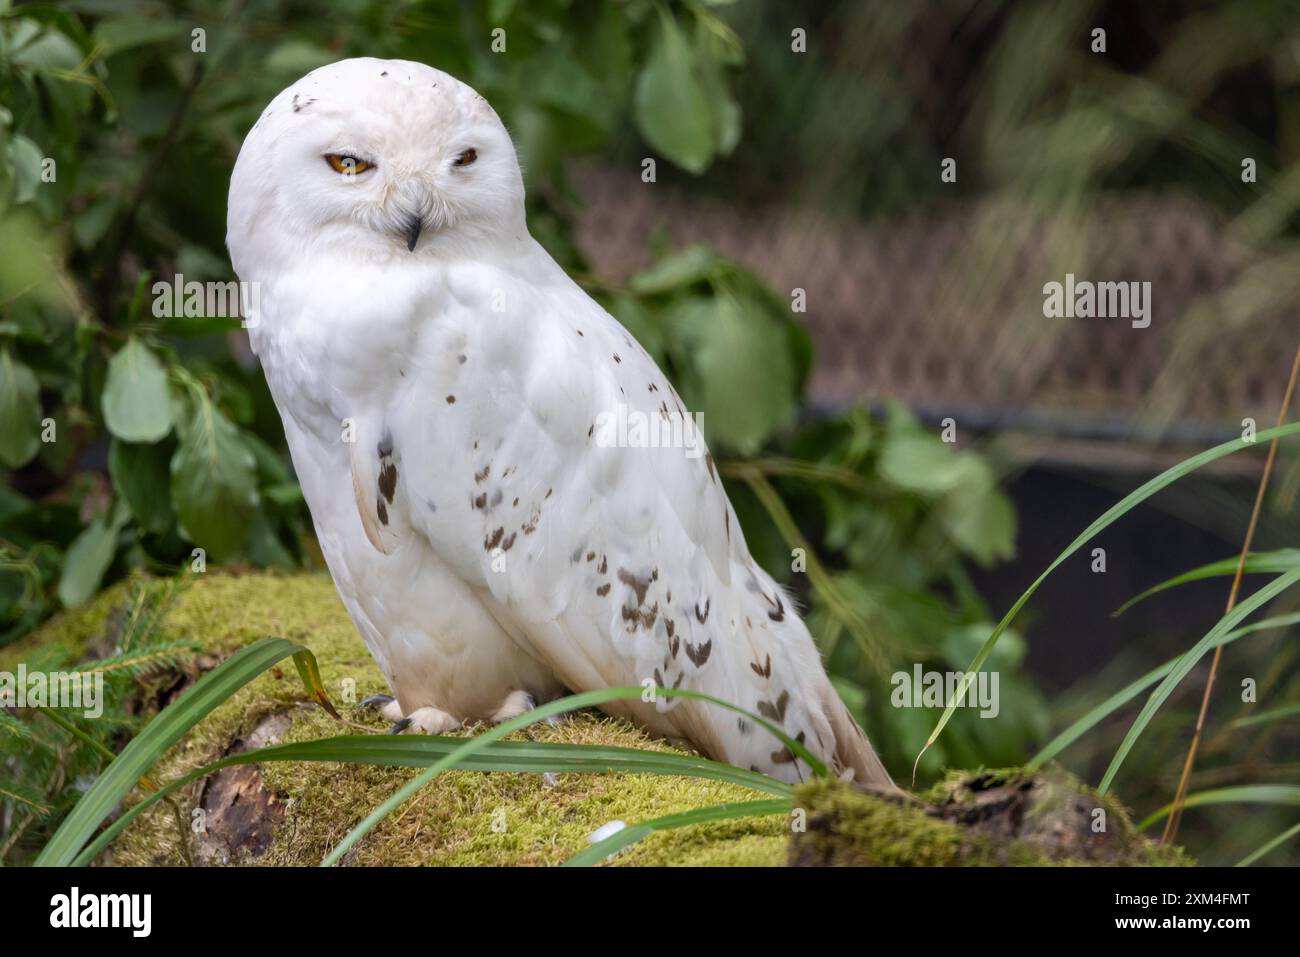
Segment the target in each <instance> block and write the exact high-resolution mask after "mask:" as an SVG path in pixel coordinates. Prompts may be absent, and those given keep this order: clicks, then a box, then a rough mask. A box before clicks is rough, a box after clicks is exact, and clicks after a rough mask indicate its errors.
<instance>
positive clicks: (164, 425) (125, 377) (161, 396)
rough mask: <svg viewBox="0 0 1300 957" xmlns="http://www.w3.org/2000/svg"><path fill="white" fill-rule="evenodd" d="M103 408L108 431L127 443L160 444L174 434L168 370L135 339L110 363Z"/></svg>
mask: <svg viewBox="0 0 1300 957" xmlns="http://www.w3.org/2000/svg"><path fill="white" fill-rule="evenodd" d="M103 409H104V424H105V425H106V426H108V430H109V431H110V432H112V433H113V434H114V435H115V436H117V437H118V438H119V439H122V440H123V441H126V442H157V441H158V440H159V439H161V438H162V437H163V436H164V435H166V434H167V433H168V432H170V431H171V428H172V416H171V397H170V395H169V394H168V390H167V370H166V369H164V368H163V365H162V363H161V362H159V361H158V358H157V357H156V356H155V355H154V354H153V352H152V351H151V350H150V349H149V347H148V346H146V345H145V344H144V343H143V342H141V341H140V340H139V339H137V338H135V337H134V336H132V337H131V338H130V339H128V340H127V343H126V345H125V346H123V347H122V348H121V349H119V350H118V351H117V353H116V354H115V355H114V356H113V358H112V359H110V360H109V363H108V379H107V381H106V382H105V383H104V395H103Z"/></svg>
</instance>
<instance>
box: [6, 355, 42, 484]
mask: <svg viewBox="0 0 1300 957" xmlns="http://www.w3.org/2000/svg"><path fill="white" fill-rule="evenodd" d="M40 447H41V390H40V385H39V383H37V381H36V374H35V373H34V372H32V370H31V369H29V368H27V366H25V365H23V364H22V363H21V362H19V361H18V360H17V359H15V358H14V357H13V356H12V355H11V354H10V352H9V350H8V349H3V350H0V463H3V464H4V465H7V466H9V467H10V468H19V467H20V466H23V465H26V464H27V463H28V462H30V461H31V460H32V459H33V458H35V457H36V453H37V452H38V451H39V450H40Z"/></svg>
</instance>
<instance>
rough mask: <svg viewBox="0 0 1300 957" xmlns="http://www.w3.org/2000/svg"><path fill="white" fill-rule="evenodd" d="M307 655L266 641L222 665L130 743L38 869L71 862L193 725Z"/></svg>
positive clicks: (289, 644)
mask: <svg viewBox="0 0 1300 957" xmlns="http://www.w3.org/2000/svg"><path fill="white" fill-rule="evenodd" d="M302 651H304V649H303V646H302V645H300V644H298V643H297V642H294V641H289V640H288V639H287V638H264V639H262V640H261V641H258V642H256V643H255V644H252V645H249V646H248V647H247V648H244V649H242V650H240V651H238V652H236V653H235V654H234V655H232V656H231V657H230V658H229V659H227V660H226V661H224V662H222V663H221V664H220V665H218V666H217V667H216V668H214V669H213V670H212V671H210V672H208V674H206V675H204V676H203V677H202V678H200V679H199V680H198V682H196V683H195V685H194V687H192V688H190V689H189V690H188V691H186V692H185V693H184V694H182V695H181V696H180V698H179V699H177V700H176V701H175V702H174V703H173V704H171V705H170V706H169V707H167V708H165V709H164V710H163V711H162V712H161V713H160V714H158V716H157V717H155V718H154V719H153V720H152V721H150V722H149V723H148V724H147V725H146V726H145V727H144V729H143V730H142V731H141V732H140V733H139V734H137V735H136V736H135V737H134V738H132V739H131V741H130V743H129V744H127V746H126V747H125V748H123V749H122V753H121V754H119V755H118V756H117V758H116V759H115V760H114V761H112V762H111V763H110V764H109V765H108V767H106V768H105V769H104V771H103V773H102V774H100V775H99V777H98V778H96V779H95V783H94V784H93V785H91V787H90V790H88V791H87V792H86V793H85V794H84V795H82V797H81V800H79V801H78V802H77V804H76V806H75V807H74V808H73V809H72V811H71V812H70V813H69V814H68V816H67V817H66V818H64V820H63V823H62V824H61V825H59V829H58V830H57V831H55V832H54V835H53V837H51V838H50V840H49V842H48V843H47V844H46V845H45V847H44V848H43V849H42V850H41V853H40V855H39V856H38V857H37V858H36V861H35V864H36V866H38V867H42V866H43V867H59V866H64V865H67V864H69V863H71V861H72V859H73V858H74V857H75V856H76V854H77V852H78V851H79V850H80V849H81V848H82V846H83V845H84V844H85V843H86V841H87V839H89V837H90V836H91V835H92V834H93V833H94V832H95V828H97V827H98V826H99V824H100V822H101V821H103V820H104V818H106V817H108V815H109V814H111V813H112V812H113V809H114V808H115V807H117V806H118V804H120V803H121V801H122V799H123V798H124V797H126V795H127V794H128V793H129V792H130V791H131V789H132V788H133V787H134V786H135V784H136V782H137V781H139V780H140V779H141V778H142V777H144V776H145V774H146V772H147V771H148V770H149V769H150V768H151V767H153V765H154V764H155V763H156V762H157V761H158V759H159V758H161V757H162V756H163V754H164V753H165V752H166V751H167V749H168V748H170V747H171V746H172V745H173V744H175V743H176V742H177V741H179V740H180V739H181V737H182V736H183V735H184V734H185V732H187V731H188V730H189V729H190V728H192V727H194V725H196V724H198V723H199V722H200V721H201V720H203V718H204V717H205V716H206V715H207V714H208V713H209V712H210V711H212V709H213V708H215V707H216V706H217V705H219V704H221V703H222V702H223V701H225V700H226V699H227V698H229V697H230V696H231V695H233V694H234V693H235V692H236V691H238V690H239V689H240V688H242V687H243V686H244V685H246V684H248V683H249V682H250V681H252V680H253V679H254V678H256V677H257V676H258V675H260V674H261V673H262V672H264V671H266V670H267V669H268V668H270V667H271V666H272V665H274V664H275V663H276V662H278V661H281V660H283V659H285V658H287V657H289V656H290V655H293V654H298V653H300V652H302Z"/></svg>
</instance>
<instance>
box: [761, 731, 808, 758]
mask: <svg viewBox="0 0 1300 957" xmlns="http://www.w3.org/2000/svg"><path fill="white" fill-rule="evenodd" d="M804 737H805V735H804V733H803V732H802V731H800V732H799V733H798V734H796V735H795V736H794V739H795V740H796V741H798V742H799V743H800V744H803V742H804ZM769 757H771V759H772V761H773V763H775V764H790V763H791V762H793V761H794V752H793V751H791V750H790V749H789V748H785V747H783V748H781V749H780V750H778V751H773V752H772V753H771V755H769Z"/></svg>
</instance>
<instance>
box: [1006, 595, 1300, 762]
mask: <svg viewBox="0 0 1300 957" xmlns="http://www.w3.org/2000/svg"><path fill="white" fill-rule="evenodd" d="M1296 624H1300V612H1297V613H1294V614H1290V615H1277V616H1275V617H1273V618H1265V619H1264V620H1263V621H1258V622H1256V623H1255V624H1253V625H1246V626H1245V627H1244V628H1236V629H1234V630H1232V631H1230V632H1228V633H1227V634H1226V635H1223V636H1221V637H1219V638H1216V639H1215V640H1214V642H1213V643H1212V644H1211V645H1210V649H1214V648H1216V647H1218V646H1219V645H1226V644H1230V643H1231V642H1234V641H1236V640H1237V639H1238V638H1241V637H1243V636H1244V635H1248V634H1251V633H1252V632H1256V631H1267V630H1268V629H1271V628H1286V627H1288V626H1290V625H1296ZM1181 657H1182V655H1178V656H1177V657H1174V658H1170V659H1169V660H1168V661H1166V662H1165V663H1164V664H1162V665H1159V666H1158V667H1155V668H1152V669H1151V670H1150V671H1148V672H1147V673H1146V674H1144V675H1143V676H1142V677H1141V678H1138V679H1137V680H1136V681H1133V682H1131V683H1129V684H1127V685H1125V686H1124V687H1123V688H1121V689H1120V690H1119V691H1116V692H1115V693H1114V694H1113V695H1111V696H1110V697H1109V698H1107V699H1106V700H1105V701H1103V702H1102V703H1101V704H1099V705H1097V706H1096V707H1095V708H1092V709H1091V710H1090V711H1089V712H1088V713H1087V714H1085V715H1084V716H1083V717H1081V718H1079V719H1078V720H1077V721H1075V722H1073V723H1072V724H1071V725H1070V726H1069V727H1068V728H1066V729H1065V730H1064V731H1062V732H1061V733H1060V734H1058V735H1057V736H1056V737H1054V738H1053V739H1052V740H1051V741H1049V742H1048V743H1047V745H1045V746H1044V747H1043V749H1042V750H1041V751H1039V752H1038V753H1037V754H1035V755H1034V756H1033V757H1032V758H1030V759H1029V762H1028V763H1027V764H1026V765H1025V769H1026V770H1027V771H1035V770H1037V769H1038V768H1040V767H1042V766H1043V765H1044V764H1046V763H1047V762H1048V761H1050V760H1052V759H1053V758H1054V757H1056V756H1057V755H1058V754H1060V753H1061V752H1062V751H1064V750H1065V749H1066V748H1068V747H1069V746H1070V745H1072V744H1073V743H1074V742H1075V741H1077V740H1079V738H1081V737H1083V736H1084V734H1086V733H1087V732H1088V731H1091V730H1092V729H1093V728H1094V727H1096V726H1097V725H1098V724H1100V723H1101V722H1102V721H1103V720H1105V719H1106V718H1107V717H1109V716H1110V715H1112V714H1114V713H1115V712H1116V711H1118V710H1119V709H1120V708H1122V707H1124V705H1126V704H1128V703H1129V702H1130V701H1132V700H1133V699H1134V698H1136V697H1137V696H1138V695H1140V694H1141V693H1142V692H1143V691H1145V690H1146V689H1147V688H1149V687H1151V686H1152V685H1153V684H1155V683H1156V682H1157V681H1159V680H1160V679H1161V678H1163V677H1164V676H1165V675H1167V674H1169V672H1170V671H1172V670H1173V667H1174V665H1176V664H1178V659H1179V658H1181ZM1263 717H1264V716H1263V715H1258V716H1256V718H1253V719H1249V718H1247V719H1242V721H1243V722H1250V721H1257V720H1262V719H1263ZM1241 723H1242V722H1234V726H1236V725H1237V724H1241Z"/></svg>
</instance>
